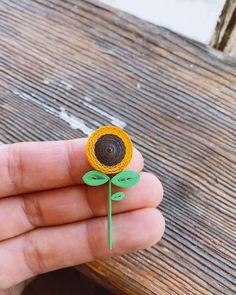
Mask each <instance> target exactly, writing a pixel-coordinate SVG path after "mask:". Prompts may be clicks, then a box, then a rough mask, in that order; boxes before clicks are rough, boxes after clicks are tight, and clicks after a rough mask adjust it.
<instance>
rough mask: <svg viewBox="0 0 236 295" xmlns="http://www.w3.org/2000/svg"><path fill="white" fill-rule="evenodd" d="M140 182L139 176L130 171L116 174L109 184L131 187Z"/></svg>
mask: <svg viewBox="0 0 236 295" xmlns="http://www.w3.org/2000/svg"><path fill="white" fill-rule="evenodd" d="M139 180H140V175H139V174H138V173H136V172H134V171H131V170H125V171H122V172H120V173H118V174H116V175H115V176H114V177H113V178H112V179H111V182H112V183H113V184H115V185H117V186H119V187H125V188H127V187H131V186H134V185H135V184H137V183H138V182H139Z"/></svg>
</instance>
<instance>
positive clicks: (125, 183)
mask: <svg viewBox="0 0 236 295" xmlns="http://www.w3.org/2000/svg"><path fill="white" fill-rule="evenodd" d="M132 153H133V145H132V141H131V139H130V137H129V135H128V134H127V133H126V132H125V131H123V130H122V129H120V128H118V127H114V126H104V127H101V128H99V129H97V130H95V131H94V132H93V133H92V134H91V135H90V137H89V139H88V141H87V145H86V155H87V158H88V161H89V163H90V165H91V166H92V167H93V168H94V169H96V170H92V171H89V172H87V173H86V174H85V175H84V176H83V180H84V182H85V183H86V184H87V185H90V186H99V185H103V184H105V183H108V202H107V203H108V208H107V212H108V219H107V220H108V227H107V229H108V248H109V249H112V201H121V200H122V199H123V198H124V197H125V193H124V192H123V191H122V192H116V193H113V194H112V184H113V185H116V186H118V187H122V188H128V187H131V186H134V185H136V184H137V183H138V182H139V180H140V175H139V174H138V173H136V172H134V171H131V170H124V171H123V169H125V168H126V167H127V166H128V164H129V162H130V161H131V158H132ZM116 173H117V174H116ZM107 174H116V175H114V176H112V177H109V176H108V175H107Z"/></svg>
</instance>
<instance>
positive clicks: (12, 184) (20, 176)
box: [0, 138, 143, 198]
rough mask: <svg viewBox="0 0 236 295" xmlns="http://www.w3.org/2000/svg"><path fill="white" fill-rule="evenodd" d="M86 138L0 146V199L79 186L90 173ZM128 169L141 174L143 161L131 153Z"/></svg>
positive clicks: (137, 153)
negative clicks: (131, 157)
mask: <svg viewBox="0 0 236 295" xmlns="http://www.w3.org/2000/svg"><path fill="white" fill-rule="evenodd" d="M86 141H87V138H80V139H73V140H67V141H54V142H26V143H16V144H11V145H2V146H0V198H1V197H7V196H12V195H16V194H21V193H28V192H34V191H40V190H48V189H52V188H59V187H64V186H69V185H74V184H79V183H82V176H83V175H84V174H85V173H86V172H87V171H89V170H90V169H91V166H90V165H89V163H88V161H87V158H86V152H85V145H86ZM129 168H130V169H133V170H135V171H137V172H138V171H141V170H142V168H143V158H142V156H141V154H140V152H138V151H137V150H136V149H134V153H133V159H132V161H131V163H130V166H129Z"/></svg>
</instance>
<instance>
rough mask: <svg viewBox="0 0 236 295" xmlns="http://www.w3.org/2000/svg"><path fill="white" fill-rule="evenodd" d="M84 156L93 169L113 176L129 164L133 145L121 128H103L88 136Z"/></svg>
mask: <svg viewBox="0 0 236 295" xmlns="http://www.w3.org/2000/svg"><path fill="white" fill-rule="evenodd" d="M86 154H87V158H88V161H89V163H90V165H91V166H92V167H93V168H94V169H96V170H98V171H101V172H103V173H105V174H115V173H118V172H120V171H122V170H124V169H125V168H126V167H127V166H128V164H129V163H130V161H131V159H132V154H133V145H132V141H131V139H130V137H129V135H128V134H127V133H126V132H125V131H124V130H122V129H121V128H119V127H115V126H104V127H101V128H98V129H97V130H95V131H94V132H93V133H92V134H91V135H90V137H89V139H88V141H87V145H86Z"/></svg>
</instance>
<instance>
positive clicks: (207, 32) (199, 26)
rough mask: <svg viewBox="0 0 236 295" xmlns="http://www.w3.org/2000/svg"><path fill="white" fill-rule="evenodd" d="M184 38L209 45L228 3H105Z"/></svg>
mask: <svg viewBox="0 0 236 295" xmlns="http://www.w3.org/2000/svg"><path fill="white" fill-rule="evenodd" d="M101 1H102V2H104V3H107V4H110V5H112V6H114V7H116V8H119V9H121V10H124V11H126V12H129V13H131V14H134V15H136V16H138V17H140V18H143V19H145V20H148V21H150V22H152V23H155V24H157V25H160V26H163V27H166V28H168V29H171V30H172V31H175V32H177V33H180V34H182V35H184V36H187V37H190V38H192V39H195V40H198V41H200V42H203V43H209V42H210V40H211V37H212V35H213V33H214V30H215V26H216V24H217V20H218V18H219V15H220V13H221V11H222V8H223V6H224V3H225V0H101Z"/></svg>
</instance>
